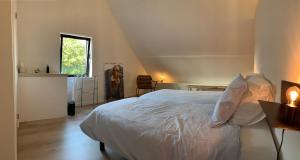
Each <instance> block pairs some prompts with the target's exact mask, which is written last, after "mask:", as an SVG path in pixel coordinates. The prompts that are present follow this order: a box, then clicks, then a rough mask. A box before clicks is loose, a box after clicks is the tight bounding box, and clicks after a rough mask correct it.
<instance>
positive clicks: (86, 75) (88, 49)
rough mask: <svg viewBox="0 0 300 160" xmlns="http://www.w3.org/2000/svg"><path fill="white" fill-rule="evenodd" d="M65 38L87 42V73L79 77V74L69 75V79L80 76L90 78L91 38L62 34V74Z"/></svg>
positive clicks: (60, 68)
mask: <svg viewBox="0 0 300 160" xmlns="http://www.w3.org/2000/svg"><path fill="white" fill-rule="evenodd" d="M64 38H73V39H78V40H86V41H87V47H88V48H87V62H86V64H87V66H86V72H85V74H82V75H77V74H68V77H78V76H85V77H88V76H89V75H90V59H91V56H90V55H91V53H90V52H91V38H89V37H84V36H77V35H71V34H63V33H61V34H60V64H59V65H60V67H59V70H60V73H61V74H63V73H62V54H63V42H64Z"/></svg>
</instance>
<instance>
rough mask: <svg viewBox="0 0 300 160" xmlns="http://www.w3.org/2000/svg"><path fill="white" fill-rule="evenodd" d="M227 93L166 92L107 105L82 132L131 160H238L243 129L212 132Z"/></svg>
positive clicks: (87, 122)
mask: <svg viewBox="0 0 300 160" xmlns="http://www.w3.org/2000/svg"><path fill="white" fill-rule="evenodd" d="M221 94H222V92H209V91H207V92H193V91H179V90H160V91H156V92H152V93H149V94H146V95H144V96H142V97H139V98H129V99H124V100H121V101H116V102H112V103H108V104H104V105H101V106H100V107H98V108H96V109H95V110H94V111H93V112H92V113H90V115H89V116H88V118H87V119H86V120H85V121H84V122H83V123H82V124H81V129H82V130H83V132H85V133H86V134H87V135H88V136H90V137H91V138H93V139H94V140H97V141H102V142H104V143H105V145H107V146H109V147H111V148H112V149H114V150H115V151H117V152H119V153H120V154H121V155H123V156H124V157H125V158H127V159H130V160H131V159H132V160H133V159H138V160H167V159H172V160H177V159H178V160H182V159H189V160H193V159H195V160H199V159H200V160H219V159H222V160H237V159H239V158H240V148H241V147H240V142H239V139H240V137H239V135H240V128H239V127H238V126H231V125H227V124H225V125H223V126H221V127H219V128H211V127H210V116H211V114H212V111H213V109H214V105H215V103H216V101H217V99H218V98H219V97H220V95H221Z"/></svg>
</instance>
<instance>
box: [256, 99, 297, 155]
mask: <svg viewBox="0 0 300 160" xmlns="http://www.w3.org/2000/svg"><path fill="white" fill-rule="evenodd" d="M259 104H260V106H261V107H262V109H263V111H264V112H265V115H266V119H267V122H268V125H269V128H270V131H271V133H272V136H273V140H274V143H275V146H276V149H277V159H280V152H281V147H282V144H283V137H284V132H285V130H293V131H300V123H299V117H297V118H296V119H295V120H294V122H289V121H286V116H287V115H286V114H285V113H286V107H287V106H285V105H282V104H280V103H274V102H266V101H259ZM297 110H300V109H299V108H295V112H296V114H298V113H300V112H299V111H297ZM273 128H278V129H282V134H281V138H282V139H281V143H280V144H279V143H278V141H277V140H276V136H275V133H274V130H273Z"/></svg>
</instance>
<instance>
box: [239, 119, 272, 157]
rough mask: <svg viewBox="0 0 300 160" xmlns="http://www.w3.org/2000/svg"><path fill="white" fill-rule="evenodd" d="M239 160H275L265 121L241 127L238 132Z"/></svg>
mask: <svg viewBox="0 0 300 160" xmlns="http://www.w3.org/2000/svg"><path fill="white" fill-rule="evenodd" d="M240 133H241V134H240V139H241V160H253V159H254V160H275V159H276V155H277V152H276V148H275V144H274V141H273V137H272V134H271V132H270V130H269V126H268V124H267V121H266V120H265V119H264V120H262V121H261V122H259V123H257V124H255V125H251V126H243V127H242V128H241V131H240Z"/></svg>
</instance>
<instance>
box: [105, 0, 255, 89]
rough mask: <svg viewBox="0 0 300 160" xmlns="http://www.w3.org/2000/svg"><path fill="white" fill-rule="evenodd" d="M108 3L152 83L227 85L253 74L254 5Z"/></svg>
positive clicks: (188, 0) (233, 1)
mask: <svg viewBox="0 0 300 160" xmlns="http://www.w3.org/2000/svg"><path fill="white" fill-rule="evenodd" d="M108 1H109V4H110V6H111V8H112V11H113V14H114V15H115V16H116V17H117V18H118V20H119V22H120V24H121V26H122V29H123V30H124V32H125V33H126V35H127V36H128V39H129V41H130V43H131V45H132V46H133V48H134V50H135V53H136V54H137V55H138V57H139V58H140V59H141V60H142V62H143V64H144V66H145V69H146V70H147V72H148V73H151V74H152V75H153V76H154V77H155V79H157V80H159V79H160V78H159V75H160V74H165V76H166V79H165V80H164V81H165V82H183V83H184V82H187V83H201V84H226V83H228V82H229V81H230V80H231V79H232V78H233V76H235V74H237V73H239V72H241V73H249V72H253V61H254V60H253V55H254V18H255V11H256V4H257V1H258V0H226V1H222V0H218V1H216V0H163V1H154V0H143V1H141V0H108ZM241 62H242V63H241Z"/></svg>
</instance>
